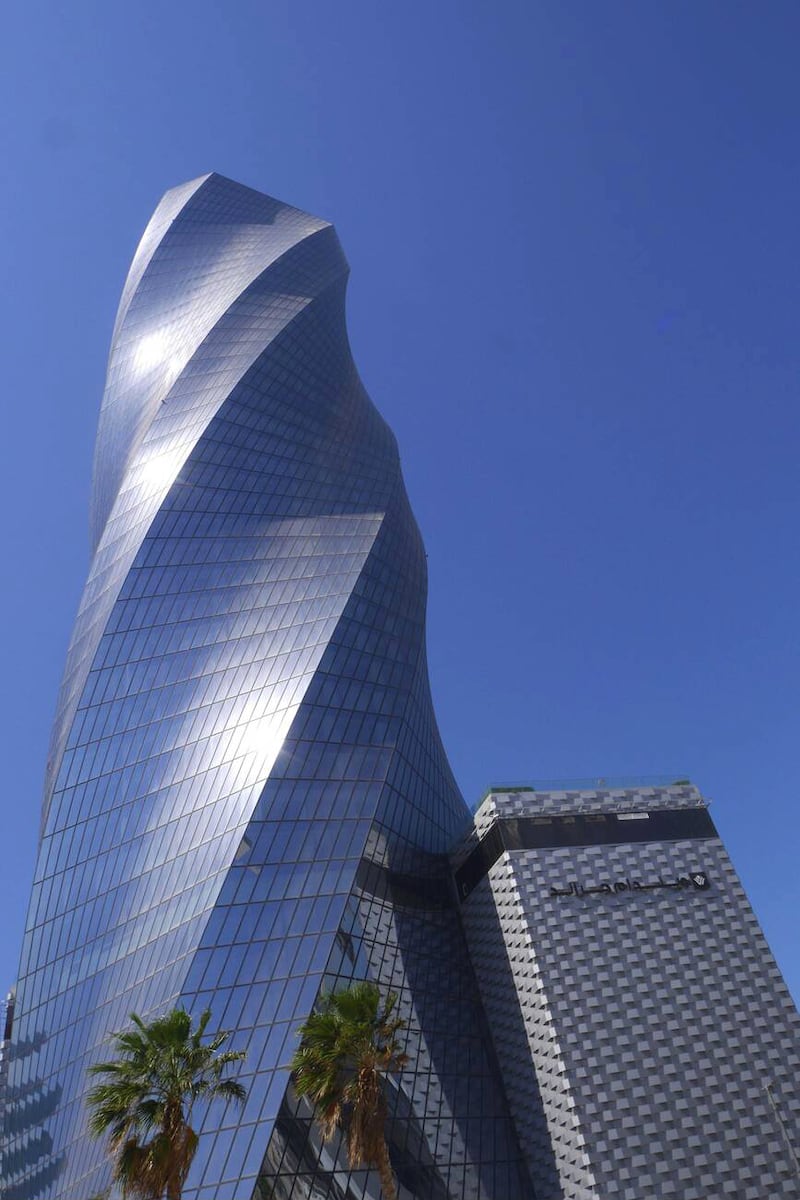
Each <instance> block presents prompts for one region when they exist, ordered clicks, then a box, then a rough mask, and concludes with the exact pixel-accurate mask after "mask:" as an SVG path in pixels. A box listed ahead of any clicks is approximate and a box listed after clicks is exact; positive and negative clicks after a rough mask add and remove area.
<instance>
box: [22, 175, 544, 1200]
mask: <svg viewBox="0 0 800 1200" xmlns="http://www.w3.org/2000/svg"><path fill="white" fill-rule="evenodd" d="M346 278H347V265H346V262H345V259H344V257H343V254H342V252H341V249H340V247H339V243H338V240H337V237H336V234H335V232H334V230H333V228H332V227H331V226H330V225H328V224H327V223H325V222H324V221H321V220H318V219H316V218H314V217H311V216H308V215H307V214H305V213H302V212H299V211H298V210H297V209H294V208H291V207H289V206H288V205H285V204H281V203H279V202H277V201H275V200H272V199H270V198H268V197H266V196H263V195H260V194H257V193H255V192H253V191H251V190H249V189H247V188H245V187H241V186H240V185H238V184H235V183H232V182H231V181H229V180H227V179H223V178H221V177H220V176H218V175H209V176H205V177H203V178H201V179H199V180H194V181H192V182H191V183H188V184H185V185H184V186H182V187H179V188H176V189H174V190H173V191H171V192H169V193H167V195H166V196H165V197H164V199H163V200H162V201H161V203H160V205H159V206H158V208H157V210H156V212H155V214H154V216H153V218H152V220H151V222H150V224H149V225H148V227H147V230H146V231H145V234H144V237H143V238H142V241H141V244H140V246H139V248H138V250H137V252H136V256H135V258H134V261H133V264H132V266H131V269H130V273H129V275H128V279H127V281H126V284H125V288H124V291H123V295H122V300H121V303H120V307H119V313H118V316H117V321H116V325H115V328H114V334H113V340H112V346H111V354H110V360H109V367H108V380H107V386H106V391H105V395H104V398H103V404H102V409H101V414H100V424H99V431H98V438H97V450H96V457H95V469H94V489H93V499H92V515H91V523H92V560H91V565H90V569H89V577H88V580H87V583H86V588H85V591H84V594H83V598H82V601H81V604H80V609H79V613H78V617H77V620H76V624H75V630H74V634H73V637H72V641H71V644H70V648H69V652H68V657H67V664H66V669H65V674H64V681H63V684H62V688H61V693H60V696H59V701H58V708H57V714H56V719H55V724H54V729H53V736H52V743H51V747H50V752H49V758H48V763H47V780H46V792H45V799H44V806H43V814H42V828H41V845H40V850H39V856H38V863H37V868H36V876H35V883H34V887H33V893H32V898H31V903H30V910H29V916H28V923H27V929H26V934H25V942H24V948H23V953H22V960H21V964H20V976H19V980H18V988H17V997H16V1008H15V1021H14V1033H13V1039H12V1044H11V1048H10V1056H9V1065H8V1095H9V1098H10V1101H11V1102H12V1103H13V1105H14V1109H13V1112H12V1116H11V1118H10V1119H9V1120H8V1122H7V1128H6V1144H5V1154H4V1159H3V1168H2V1169H3V1171H4V1173H5V1179H4V1190H3V1195H4V1197H6V1198H7V1200H22V1198H23V1197H25V1198H29V1200H33V1198H34V1197H39V1196H42V1197H44V1196H47V1197H56V1196H58V1197H62V1196H63V1197H70V1198H74V1200H86V1197H88V1196H91V1195H93V1194H96V1193H97V1192H98V1191H100V1190H101V1189H102V1188H103V1187H104V1186H105V1185H106V1183H107V1180H108V1164H107V1162H106V1160H105V1158H104V1150H103V1147H102V1146H101V1145H99V1144H97V1143H94V1142H91V1141H89V1140H88V1139H87V1137H86V1134H85V1122H86V1114H85V1109H84V1105H83V1095H84V1093H85V1089H86V1067H87V1066H88V1065H89V1064H90V1063H91V1062H92V1061H93V1060H94V1059H96V1058H97V1057H99V1056H101V1055H102V1054H103V1053H104V1052H105V1051H104V1047H103V1043H104V1041H105V1039H106V1038H107V1036H108V1035H109V1033H110V1032H111V1031H112V1030H115V1029H118V1028H120V1027H121V1026H124V1025H125V1024H126V1022H127V1017H128V1014H129V1013H130V1012H131V1011H137V1012H139V1013H143V1014H148V1013H154V1012H156V1011H159V1010H163V1009H164V1008H165V1007H166V1006H168V1005H172V1004H175V1003H182V1004H184V1005H185V1006H186V1007H187V1008H188V1009H190V1010H191V1011H193V1012H195V1013H197V1012H199V1011H200V1010H201V1009H202V1008H203V1007H205V1006H206V1005H208V1006H210V1007H211V1009H212V1012H213V1022H214V1025H215V1026H217V1027H220V1028H229V1029H233V1030H235V1031H236V1033H235V1038H234V1045H236V1046H237V1047H239V1048H242V1049H244V1050H246V1051H247V1060H246V1064H245V1068H244V1071H243V1072H242V1074H241V1076H240V1078H241V1079H242V1082H243V1083H245V1085H246V1086H247V1087H248V1089H249V1099H248V1101H247V1104H246V1106H245V1107H244V1110H243V1111H233V1110H232V1109H229V1110H222V1109H220V1110H216V1109H214V1110H211V1111H209V1113H208V1116H207V1119H206V1122H205V1130H204V1131H202V1136H201V1140H200V1151H199V1153H198V1156H197V1158H196V1160H195V1163H194V1166H193V1168H192V1174H191V1177H190V1180H189V1186H188V1189H187V1195H189V1196H196V1197H198V1200H199V1198H201V1197H202V1198H206V1197H207V1198H208V1200H211V1198H212V1197H213V1198H214V1200H234V1198H235V1200H244V1198H245V1197H249V1196H251V1195H254V1194H255V1195H257V1196H261V1197H271V1196H274V1197H285V1198H286V1200H288V1198H289V1197H292V1200H297V1198H298V1197H311V1196H314V1197H318V1198H320V1200H321V1198H323V1197H341V1198H344V1197H362V1196H372V1197H377V1195H378V1194H379V1189H378V1183H377V1179H376V1178H375V1177H373V1176H371V1175H369V1174H368V1173H367V1172H364V1171H362V1172H355V1173H350V1172H349V1171H348V1169H347V1166H346V1161H345V1155H344V1151H343V1149H342V1148H341V1147H340V1146H338V1145H337V1144H336V1143H333V1144H331V1145H329V1146H325V1147H322V1146H321V1145H320V1144H319V1141H318V1138H317V1135H316V1132H315V1130H314V1127H313V1123H312V1122H311V1119H310V1112H309V1110H308V1109H306V1108H304V1107H303V1105H301V1104H298V1103H297V1101H296V1099H295V1098H294V1097H293V1095H292V1093H291V1088H290V1085H289V1077H288V1070H287V1063H288V1061H289V1058H290V1056H291V1052H292V1049H293V1047H294V1044H295V1031H296V1029H297V1026H298V1024H299V1022H300V1021H301V1020H302V1019H303V1018H305V1016H306V1015H307V1014H308V1013H309V1012H310V1010H311V1009H312V1006H313V1004H314V1001H315V998H316V996H317V994H318V992H319V990H320V988H321V987H322V986H328V987H330V986H335V984H336V982H337V980H341V979H348V978H352V977H365V976H366V977H370V978H373V979H375V980H377V981H378V982H379V983H381V985H383V986H385V987H389V986H391V987H392V988H393V989H394V990H396V991H398V993H399V995H400V1009H401V1013H402V1015H403V1016H404V1017H405V1019H406V1020H407V1021H408V1023H409V1029H410V1046H409V1054H410V1058H411V1065H410V1066H409V1069H408V1071H407V1073H406V1074H404V1075H403V1077H402V1078H400V1079H398V1080H397V1081H396V1083H395V1085H394V1086H393V1092H392V1096H391V1098H390V1109H391V1119H390V1127H389V1130H388V1132H389V1137H390V1143H391V1152H392V1159H393V1164H394V1167H395V1171H396V1173H397V1176H398V1178H399V1180H400V1182H401V1184H402V1186H403V1188H404V1190H403V1193H402V1194H403V1196H404V1197H415V1198H417V1197H418V1198H420V1200H421V1198H422V1197H431V1198H437V1200H439V1198H441V1200H447V1198H450V1197H452V1198H456V1197H458V1198H459V1200H466V1198H468V1197H475V1198H476V1200H479V1198H486V1200H515V1198H516V1197H517V1196H522V1195H528V1194H529V1191H528V1188H527V1184H526V1182H525V1176H524V1167H523V1165H522V1160H521V1157H520V1154H519V1148H518V1146H517V1143H516V1140H515V1137H514V1133H513V1130H512V1126H511V1124H510V1122H509V1118H508V1115H507V1110H506V1104H505V1100H504V1098H503V1095H502V1091H501V1088H500V1084H499V1081H498V1077H497V1074H496V1070H495V1067H494V1064H493V1062H492V1061H491V1059H490V1055H489V1051H488V1050H487V1046H488V1041H489V1039H488V1038H487V1037H486V1036H485V1029H484V1025H483V1017H482V1012H481V1009H480V1006H479V1003H478V1001H477V998H476V997H477V992H476V988H475V984H474V979H473V975H472V971H471V968H470V965H469V961H468V958H467V955H466V951H465V948H464V944H463V942H462V933H461V929H460V925H459V922H458V917H457V913H456V910H455V908H454V906H453V903H452V891H451V879H450V874H449V868H448V864H447V859H446V855H445V852H446V851H447V849H448V847H449V846H450V845H451V844H452V843H453V841H454V839H455V838H456V837H457V835H458V834H459V833H460V832H461V830H462V828H463V826H464V824H465V822H466V820H467V817H468V813H467V809H466V807H465V805H464V803H463V800H462V799H461V796H460V795H459V792H458V790H457V788H456V786H455V783H454V781H453V778H452V775H451V772H450V769H449V767H448V764H447V760H446V757H445V754H444V752H443V749H442V745H441V742H440V739H439V734H438V732H437V728H436V722H435V719H434V715H433V710H432V707H431V699H430V693H429V686H428V677H427V668H426V655H425V596H426V569H425V554H424V552H423V547H422V543H421V540H420V536H419V532H418V530H417V526H416V524H415V521H414V518H413V516H412V514H411V511H410V508H409V505H408V500H407V497H406V493H405V490H404V486H403V482H402V477H401V473H400V467H399V461H398V455H397V449H396V446H395V441H394V438H393V436H392V434H391V432H390V431H389V429H388V428H387V426H386V425H385V423H384V422H383V420H382V419H381V417H380V416H379V414H378V413H377V411H376V410H375V408H374V407H373V405H372V403H371V402H370V400H369V398H368V397H367V395H366V393H365V392H364V389H363V387H362V385H361V383H360V382H359V379H358V375H357V373H356V370H355V367H354V365H353V361H352V358H351V356H350V351H349V348H348V342H347V335H346V330H345V322H344V293H345V284H346Z"/></svg>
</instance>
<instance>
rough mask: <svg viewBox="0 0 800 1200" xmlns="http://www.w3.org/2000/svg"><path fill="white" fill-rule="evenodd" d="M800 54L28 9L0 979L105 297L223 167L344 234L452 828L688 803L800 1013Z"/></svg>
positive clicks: (16, 258)
mask: <svg viewBox="0 0 800 1200" xmlns="http://www.w3.org/2000/svg"><path fill="white" fill-rule="evenodd" d="M799 37H800V8H798V6H797V5H796V4H794V3H781V2H779V0H774V2H773V3H771V4H769V5H759V6H755V5H751V4H747V3H743V2H739V0H733V2H725V3H721V2H714V0H706V2H705V3H703V4H699V5H698V4H691V3H688V2H677V0H676V3H673V4H669V5H665V4H661V3H651V2H649V0H641V2H640V3H636V4H630V3H617V2H615V0H607V2H605V3H603V4H593V3H589V2H588V0H582V2H578V3H575V4H569V5H567V4H561V3H558V2H557V0H547V2H535V3H531V2H530V0H525V2H524V3H515V2H513V0H508V2H506V3H503V4H496V3H493V2H490V0H480V2H478V0H462V2H461V3H455V2H453V0H437V2H436V3H435V4H430V3H425V4H423V3H419V2H416V0H411V2H409V3H406V4H402V5H389V4H376V3H374V0H343V3H340V4H331V3H328V2H324V3H323V2H322V0H310V2H308V3H305V4H297V3H288V2H284V0H261V2H260V3H251V2H248V0H238V2H236V3H233V4H226V5H223V4H222V3H216V4H215V3H210V2H208V0H193V3H191V4H189V3H188V2H186V0H184V2H178V3H173V4H168V5H160V4H158V5H157V4H155V3H153V2H151V0H142V2H141V3H140V4H138V5H135V6H133V5H125V6H123V5H109V4H107V3H94V2H89V0H74V2H73V3H69V4H67V3H59V4H57V3H55V2H53V0H49V2H42V0H27V2H26V3H25V4H24V5H23V4H21V3H19V0H18V2H17V3H16V4H13V5H12V6H10V7H9V8H7V9H6V10H5V14H4V48H5V54H4V68H3V72H2V75H1V76H0V112H2V113H3V125H2V129H1V130H0V155H1V156H2V163H3V167H4V186H3V188H2V189H0V229H1V230H2V236H1V237H0V271H1V273H2V278H3V280H4V281H5V287H4V288H3V290H2V295H0V307H2V313H1V314H0V316H1V317H2V325H1V327H2V330H3V333H4V347H3V364H4V374H5V397H4V407H3V415H4V431H3V436H2V438H1V439H0V456H1V458H0V467H1V469H0V486H2V489H3V495H2V506H1V507H0V513H2V517H1V518H0V519H1V520H2V546H3V556H4V563H5V570H4V586H3V588H2V589H0V604H1V605H2V614H0V628H1V629H2V630H3V662H4V668H5V670H4V684H5V686H4V687H3V689H2V693H1V694H0V704H2V714H1V718H0V730H1V731H2V738H3V745H2V754H3V763H4V778H3V785H4V786H3V800H2V805H3V814H2V834H1V835H0V837H2V861H3V866H2V872H0V913H2V918H0V986H4V985H5V984H7V983H10V982H12V980H13V978H14V975H15V973H16V962H17V955H18V950H19V943H20V939H21V932H22V926H23V921H24V910H25V906H26V904H27V893H28V888H29V884H30V877H31V873H32V869H33V859H34V852H35V842H36V833H37V827H38V815H39V804H40V796H41V781H42V775H43V768H44V759H45V751H46V744H47V739H48V735H49V725H50V721H51V718H52V713H53V708H54V704H55V696H56V690H57V686H58V681H59V677H60V673H61V669H62V666H63V661H64V654H65V651H66V646H67V641H68V637H69V631H70V627H71V624H72V620H73V617H74V613H75V609H76V606H77V602H78V597H79V594H80V590H81V587H82V583H83V579H84V575H85V571H86V565H87V553H88V532H87V523H88V519H87V506H88V495H89V482H90V470H91V455H92V443H93V438H94V432H95V425H96V419H97V411H98V406H99V401H100V395H101V392H102V387H103V377H104V369H105V359H106V355H107V351H108V341H109V337H110V333H111V328H112V324H113V320H114V313H115V309H116V305H117V301H118V298H119V292H120V289H121V287H122V283H123V280H124V277H125V273H126V271H127V267H128V263H129V260H130V257H131V255H132V253H133V251H134V249H135V246H136V243H137V241H138V239H139V236H140V234H141V232H142V230H143V228H144V225H145V224H146V222H147V220H148V218H149V215H150V213H151V211H152V209H153V207H154V206H155V204H156V202H157V201H158V199H159V196H160V195H161V193H162V192H163V191H164V190H165V189H166V188H168V187H170V186H172V185H174V184H176V183H178V182H181V181H182V180H184V179H188V178H191V177H194V176H197V175H199V174H201V173H203V172H205V171H208V170H217V171H220V172H222V173H223V174H226V175H230V176H232V177H234V178H236V179H239V180H241V181H242V182H244V183H247V184H249V185H251V186H253V187H256V188H259V189H261V190H264V191H267V192H270V193H272V194H273V195H275V196H278V197H280V198H281V199H284V200H287V201H289V202H290V203H292V204H296V205H298V206H300V207H302V208H306V209H308V210H310V211H312V212H314V213H317V214H319V215H321V216H325V217H327V218H329V219H331V220H333V221H334V223H335V224H336V226H337V228H338V231H339V234H340V236H341V238H342V241H343V244H344V247H345V250H346V253H347V255H348V258H349V260H350V263H351V267H352V280H351V285H350V294H349V305H348V307H349V324H350V331H351V338H352V342H353V347H354V351H355V355H356V359H357V362H358V364H359V367H360V370H361V373H362V376H363V378H364V381H365V383H366V385H367V387H368V389H369V391H370V393H371V395H372V397H373V399H374V400H375V402H376V404H377V405H378V407H379V408H380V410H381V411H382V413H383V414H384V415H385V416H386V418H387V419H388V420H389V422H390V423H391V425H392V427H393V428H394V430H395V432H396V434H397V436H398V439H399V443H400V447H401V453H402V457H403V463H404V469H405V473H406V479H407V483H408V488H409V492H410V495H411V499H412V503H413V505H414V508H415V511H416V514H417V517H418V520H419V522H420V525H421V527H422V530H423V535H424V537H425V540H426V544H427V549H428V552H429V565H430V583H431V593H430V606H429V612H430V625H429V643H430V659H431V674H432V681H433V688H434V697H435V700H436V704H437V711H438V714H439V719H440V724H441V727H442V732H443V735H444V738H445V743H446V745H447V747H448V750H449V753H450V756H451V760H452V763H453V766H454V769H455V771H456V775H457V777H458V779H459V781H460V783H461V785H462V787H463V789H464V791H465V794H466V795H467V797H468V798H469V799H477V798H478V796H479V795H480V794H481V792H482V791H483V789H484V788H485V786H486V784H487V783H489V782H490V781H493V780H494V781H497V780H507V779H511V780H523V779H526V778H531V779H548V778H559V777H565V776H597V775H608V776H610V775H618V774H652V773H661V772H674V773H675V774H676V775H689V776H690V777H691V778H692V779H693V780H694V781H695V782H697V783H698V784H699V785H700V787H701V788H702V789H703V791H704V792H705V793H706V794H707V795H708V796H710V797H712V798H713V801H714V803H713V805H712V811H713V814H714V816H715V819H716V821H717V824H718V826H719V828H720V830H721V832H722V834H723V836H724V838H725V840H726V842H727V844H728V847H729V849H730V851H731V853H732V856H733V859H734V862H735V864H736V866H737V868H738V869H739V871H740V873H741V875H742V878H743V880H744V883H745V886H746V887H747V889H748V891H749V893H750V895H751V898H752V900H753V903H754V906H755V909H756V912H757V914H758V916H759V918H760V920H761V921H762V924H763V926H764V928H765V930H766V932H767V935H768V937H769V939H770V941H771V943H772V945H773V947H774V949H775V951H776V954H777V957H778V960H779V963H780V965H781V967H782V968H783V970H784V972H785V974H786V976H787V979H788V981H789V982H790V985H791V986H792V987H793V990H794V992H795V995H796V996H800V951H798V947H797V939H796V913H797V911H798V906H799V905H800V872H798V869H797V866H796V859H797V852H798V841H799V838H798V834H800V816H798V806H797V802H796V796H797V792H798V785H797V777H798V736H797V728H798V708H799V707H800V671H799V668H800V652H799V650H798V633H797V627H798V612H799V611H800V565H799V562H798V532H797V531H798V526H799V525H800V520H799V518H800V488H799V487H798V470H797V464H798V451H799V450H800V412H799V410H798V403H797V391H798V371H797V366H798V351H797V344H798V340H797V320H798V300H800V294H799V293H800V277H799V276H798V270H797V263H798V259H799V258H800V253H799V252H800V245H798V242H799V241H800V233H799V232H798V219H797V214H798V212H800V149H799V148H798V137H797V128H798V117H800V112H799V111H798V110H799V109H800V75H798V72H797V63H796V47H797V44H798V38H799Z"/></svg>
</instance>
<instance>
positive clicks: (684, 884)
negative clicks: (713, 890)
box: [550, 871, 711, 896]
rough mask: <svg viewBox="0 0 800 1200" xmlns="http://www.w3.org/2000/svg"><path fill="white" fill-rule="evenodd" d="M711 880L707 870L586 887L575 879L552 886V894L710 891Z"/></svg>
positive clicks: (606, 894) (590, 894)
mask: <svg viewBox="0 0 800 1200" xmlns="http://www.w3.org/2000/svg"><path fill="white" fill-rule="evenodd" d="M710 886H711V882H710V880H709V878H708V875H707V874H706V872H705V871H691V872H690V873H689V874H688V875H676V877H675V879H674V880H673V879H664V878H662V876H661V875H659V877H658V879H656V880H654V881H653V882H651V883H642V881H641V880H640V879H616V880H615V881H614V882H613V883H599V884H597V885H596V886H594V887H584V885H583V884H582V883H578V882H577V881H575V880H573V882H572V883H570V884H569V885H568V886H567V887H562V888H559V887H551V888H550V895H551V896H600V895H605V896H616V895H619V894H620V893H621V892H654V891H658V890H660V889H661V888H668V889H671V890H672V891H676V892H679V891H687V890H691V891H698V892H705V891H708V889H709V887H710Z"/></svg>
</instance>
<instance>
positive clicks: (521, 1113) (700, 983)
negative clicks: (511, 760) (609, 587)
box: [454, 781, 800, 1200]
mask: <svg viewBox="0 0 800 1200" xmlns="http://www.w3.org/2000/svg"><path fill="white" fill-rule="evenodd" d="M454 865H455V878H456V880H457V883H458V891H459V895H460V898H461V903H462V914H463V919H464V926H465V929H466V933H467V938H468V941H469V945H470V950H471V954H472V961H473V964H474V966H475V969H476V972H477V975H478V979H479V981H480V988H481V993H482V995H483V998H484V1002H485V1005H486V1012H487V1015H488V1017H489V1023H490V1025H491V1029H492V1036H493V1039H494V1045H495V1047H496V1050H497V1055H498V1059H499V1061H500V1066H501V1070H502V1072H503V1076H504V1078H505V1080H506V1084H507V1092H508V1097H509V1103H510V1105H511V1108H512V1113H513V1116H514V1120H515V1122H516V1124H517V1128H518V1130H519V1134H520V1140H521V1142H522V1145H523V1146H524V1148H525V1152H526V1155H527V1156H528V1159H529V1163H530V1168H531V1174H532V1177H533V1181H534V1184H535V1188H536V1196H537V1200H565V1198H566V1200H644V1198H645V1197H647V1198H649V1197H653V1200H656V1198H658V1200H662V1198H663V1200H710V1198H711V1197H714V1200H717V1198H719V1200H722V1198H723V1197H727V1196H729V1197H731V1198H732V1200H765V1198H766V1197H770V1200H778V1198H779V1197H784V1198H785V1200H798V1198H800V1162H799V1161H798V1151H800V1091H799V1090H798V1086H797V1079H798V1071H800V1017H798V1014H797V1010H796V1009H795V1006H794V1004H793V1003H792V999H791V996H790V995H789V992H788V989H787V987H786V984H785V983H784V981H783V979H782V977H781V974H780V971H779V970H778V967H777V965H776V963H775V960H774V958H773V957H772V954H771V952H770V949H769V946H768V945H767V943H766V941H765V939H764V935H763V933H762V932H761V929H760V928H759V925H758V922H757V920H756V918H755V916H754V914H753V910H752V909H751V907H750V904H749V903H748V900H747V897H746V896H745V893H744V890H743V888H742V885H741V883H740V881H739V879H738V877H737V875H736V872H735V870H734V868H733V866H732V864H731V861H730V859H729V857H728V854H727V852H726V850H725V847H724V846H723V844H722V842H721V840H720V838H719V835H718V833H717V830H716V828H715V826H714V822H713V820H712V819H711V814H710V812H709V809H708V806H707V804H706V802H705V801H704V799H703V797H702V796H701V795H700V793H699V792H698V790H697V789H696V788H695V787H693V786H692V785H691V784H690V783H689V782H688V781H683V782H678V783H673V784H671V785H667V784H665V785H660V786H654V785H649V786H645V785H640V786H625V787H607V786H606V787H604V786H602V784H601V785H600V786H598V787H594V788H587V787H585V786H584V787H582V788H581V787H569V786H568V785H567V786H563V787H561V788H559V789H558V790H554V789H553V788H547V787H544V788H541V789H540V788H536V789H535V790H534V789H533V788H531V787H529V788H523V789H521V790H514V789H497V790H494V791H492V792H491V793H490V794H489V795H488V796H487V797H486V798H485V799H484V801H483V803H482V804H481V806H480V807H479V808H478V810H477V813H476V815H475V828H474V830H473V831H472V834H471V836H470V837H469V838H468V839H467V840H465V842H464V843H463V845H462V846H461V847H460V849H459V851H458V852H457V853H456V855H455V856H454Z"/></svg>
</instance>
